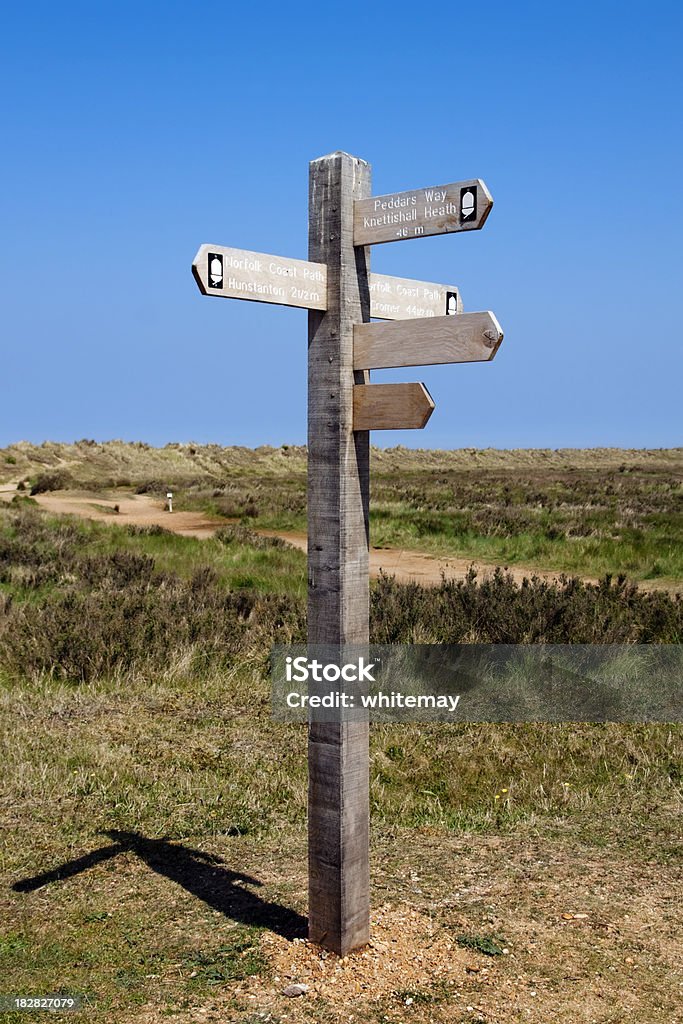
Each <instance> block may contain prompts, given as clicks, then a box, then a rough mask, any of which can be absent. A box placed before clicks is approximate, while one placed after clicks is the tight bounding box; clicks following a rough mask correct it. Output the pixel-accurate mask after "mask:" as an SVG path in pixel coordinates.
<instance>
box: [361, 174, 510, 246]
mask: <svg viewBox="0 0 683 1024" xmlns="http://www.w3.org/2000/svg"><path fill="white" fill-rule="evenodd" d="M492 206H493V197H492V195H491V193H490V192H489V190H488V189H487V187H486V185H485V184H484V182H483V181H482V180H481V178H471V179H470V180H469V181H452V182H450V184H448V185H435V186H434V187H433V188H416V189H412V190H411V191H410V192H393V193H390V194H389V195H386V196H371V197H370V198H369V199H357V200H356V201H355V203H354V206H353V244H354V245H378V244H379V243H381V242H400V241H401V240H402V239H405V238H426V237H427V236H428V235H443V234H449V233H450V232H452V231H476V230H477V229H478V228H481V227H483V226H484V223H485V221H486V218H487V217H488V215H489V213H490V212H491V207H492Z"/></svg>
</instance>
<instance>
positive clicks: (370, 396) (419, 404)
mask: <svg viewBox="0 0 683 1024" xmlns="http://www.w3.org/2000/svg"><path fill="white" fill-rule="evenodd" d="M433 412H434V401H433V399H432V396H431V395H430V394H429V392H428V391H427V388H426V387H425V386H424V384H356V386H355V387H354V389H353V429H354V430H421V429H422V427H424V426H425V425H426V423H427V420H428V419H429V417H430V416H431V415H432V413H433Z"/></svg>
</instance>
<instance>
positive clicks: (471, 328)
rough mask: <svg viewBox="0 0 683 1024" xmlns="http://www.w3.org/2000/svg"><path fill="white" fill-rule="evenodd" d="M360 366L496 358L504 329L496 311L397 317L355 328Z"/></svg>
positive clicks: (356, 358)
mask: <svg viewBox="0 0 683 1024" xmlns="http://www.w3.org/2000/svg"><path fill="white" fill-rule="evenodd" d="M353 333H354V357H353V365H354V367H355V368H356V369H357V370H379V369H382V368H384V367H389V366H428V365H433V364H435V363H476V362H486V361H488V360H489V359H493V357H494V356H495V354H496V352H497V351H498V347H499V345H500V343H501V341H502V340H503V332H502V330H501V327H500V324H499V323H498V321H497V320H496V318H495V316H494V315H493V313H459V314H458V315H457V316H435V317H431V318H430V319H428V320H394V321H393V322H392V323H384V324H366V323H363V324H358V325H357V326H356V327H355V328H354V332H353Z"/></svg>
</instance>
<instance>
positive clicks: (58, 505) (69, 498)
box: [0, 483, 681, 592]
mask: <svg viewBox="0 0 683 1024" xmlns="http://www.w3.org/2000/svg"><path fill="white" fill-rule="evenodd" d="M15 494H16V484H15V483H11V484H2V485H0V500H3V499H4V500H5V501H10V500H11V499H12V498H13V497H14V495H15ZM34 500H35V501H37V502H38V504H39V505H41V506H42V507H43V508H45V509H47V510H48V511H50V512H57V513H60V514H71V515H79V516H84V517H85V518H86V519H97V520H99V521H100V522H105V523H112V522H117V523H121V524H125V523H135V524H137V525H139V526H153V525H158V526H163V527H165V529H167V530H171V531H172V532H173V533H178V534H180V535H181V536H183V537H198V538H200V539H206V538H207V537H212V536H213V535H214V533H215V532H216V531H217V530H219V529H220V528H221V526H225V524H226V520H224V519H213V518H211V517H210V516H206V515H204V514H202V513H201V512H173V513H172V514H170V513H169V512H167V511H166V509H165V507H164V503H163V502H161V501H158V500H157V499H155V498H152V497H150V496H149V495H148V494H133V495H127V496H121V497H117V498H116V499H113V498H101V497H99V496H95V495H92V494H85V493H81V494H78V493H69V492H66V491H52V492H50V493H48V494H38V495H36V496H35V498H34ZM115 505H118V507H119V512H118V513H116V512H114V506H115ZM256 532H257V533H260V534H261V535H262V536H264V537H281V538H282V539H283V540H286V541H287V542H288V543H289V544H292V545H293V546H294V547H296V548H299V550H300V551H306V546H307V541H306V534H305V533H296V532H290V531H285V530H256ZM472 566H474V568H475V569H476V570H477V573H478V574H479V577H480V578H481V577H482V576H486V575H487V574H489V573H491V572H493V570H494V569H495V566H494V565H491V564H489V563H487V562H475V561H473V560H472V559H469V558H456V557H448V558H439V557H438V556H436V555H428V554H424V553H423V552H421V551H409V550H405V549H403V548H370V575H371V576H373V577H374V576H378V575H379V573H380V571H381V570H383V571H384V572H386V573H388V574H389V575H390V576H395V577H396V579H397V580H399V582H401V583H407V582H410V581H411V580H414V581H415V582H417V583H422V584H424V585H425V586H436V585H438V584H439V583H440V582H441V577H442V576H443V575H445V576H447V577H448V578H450V579H464V577H465V575H466V574H467V572H468V571H469V569H470V567H472ZM506 569H507V571H508V572H509V573H510V574H511V575H512V577H513V579H514V580H515V581H516V582H517V583H521V581H522V580H523V579H524V578H525V577H526V578H528V577H529V576H532V575H533V576H539V577H540V578H541V579H545V580H556V579H557V578H558V577H559V575H560V574H559V572H552V571H549V570H547V569H537V568H535V567H534V566H519V565H515V566H506ZM582 579H584V580H585V581H586V582H588V583H595V582H597V581H596V579H595V578H594V577H590V576H583V577H582ZM638 585H639V587H640V588H641V589H642V590H670V591H672V592H676V591H680V589H681V587H680V584H677V583H670V582H666V581H664V580H645V581H641V582H640V583H639V584H638Z"/></svg>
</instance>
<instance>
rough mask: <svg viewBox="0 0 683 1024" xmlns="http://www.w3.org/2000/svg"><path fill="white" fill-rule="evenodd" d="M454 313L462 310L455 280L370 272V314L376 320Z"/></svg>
mask: <svg viewBox="0 0 683 1024" xmlns="http://www.w3.org/2000/svg"><path fill="white" fill-rule="evenodd" d="M454 313H462V300H461V298H460V292H459V290H458V288H457V287H456V285H454V284H432V283H431V282H429V281H413V280H411V279H410V278H409V277H388V276H387V275H386V274H370V316H372V317H374V318H375V319H376V320H421V319H423V318H424V317H428V316H447V315H452V314H454Z"/></svg>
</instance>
